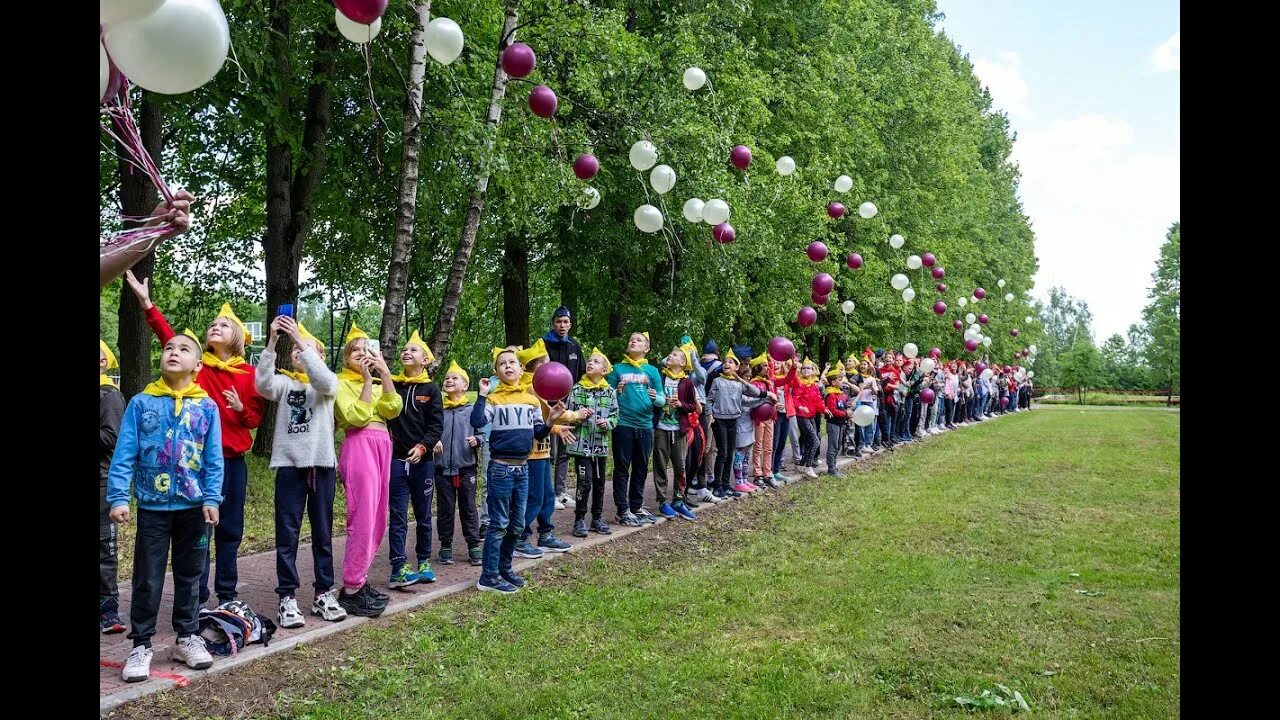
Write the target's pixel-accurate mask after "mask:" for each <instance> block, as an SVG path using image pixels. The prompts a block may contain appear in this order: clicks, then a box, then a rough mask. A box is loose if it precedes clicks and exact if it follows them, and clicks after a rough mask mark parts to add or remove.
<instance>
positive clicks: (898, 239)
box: [889, 234, 907, 250]
mask: <svg viewBox="0 0 1280 720" xmlns="http://www.w3.org/2000/svg"><path fill="white" fill-rule="evenodd" d="M906 242H907V239H906V238H904V237H902V236H901V235H897V234H894V235H890V236H889V247H891V248H893V249H894V250H897V249H898V248H900V247H902V246H903V245H905V244H906Z"/></svg>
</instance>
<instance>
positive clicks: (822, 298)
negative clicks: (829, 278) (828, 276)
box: [809, 290, 831, 305]
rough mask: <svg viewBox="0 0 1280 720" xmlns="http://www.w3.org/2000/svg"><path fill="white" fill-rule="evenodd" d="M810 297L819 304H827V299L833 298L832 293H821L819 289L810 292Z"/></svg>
mask: <svg viewBox="0 0 1280 720" xmlns="http://www.w3.org/2000/svg"><path fill="white" fill-rule="evenodd" d="M809 299H810V300H812V301H813V302H815V303H816V304H818V305H826V304H827V300H830V299H831V295H830V293H820V292H818V291H817V290H814V291H813V292H811V293H809Z"/></svg>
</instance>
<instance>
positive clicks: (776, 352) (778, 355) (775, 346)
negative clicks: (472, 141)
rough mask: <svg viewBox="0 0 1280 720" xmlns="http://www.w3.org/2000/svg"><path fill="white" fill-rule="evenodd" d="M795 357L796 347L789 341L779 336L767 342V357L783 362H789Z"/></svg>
mask: <svg viewBox="0 0 1280 720" xmlns="http://www.w3.org/2000/svg"><path fill="white" fill-rule="evenodd" d="M795 355H796V346H795V345H793V344H791V341H790V340H788V339H786V338H784V337H782V336H781V335H779V336H778V337H775V338H774V339H772V340H770V341H769V357H771V358H773V359H774V360H777V361H778V362H783V361H784V360H790V359H791V358H793V357H795Z"/></svg>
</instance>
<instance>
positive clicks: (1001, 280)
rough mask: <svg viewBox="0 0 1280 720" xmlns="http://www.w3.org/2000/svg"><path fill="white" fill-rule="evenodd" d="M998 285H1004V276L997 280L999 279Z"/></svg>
mask: <svg viewBox="0 0 1280 720" xmlns="http://www.w3.org/2000/svg"><path fill="white" fill-rule="evenodd" d="M996 286H997V287H1004V278H1000V279H999V280H997V281H996Z"/></svg>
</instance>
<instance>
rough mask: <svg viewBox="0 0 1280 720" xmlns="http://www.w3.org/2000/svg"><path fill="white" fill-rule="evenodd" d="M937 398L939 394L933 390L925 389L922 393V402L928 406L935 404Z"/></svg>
mask: <svg viewBox="0 0 1280 720" xmlns="http://www.w3.org/2000/svg"><path fill="white" fill-rule="evenodd" d="M937 396H938V394H937V393H935V392H934V391H933V388H925V389H923V390H921V391H920V402H922V403H924V404H925V405H928V404H929V403H931V402H933V401H934V399H935V398H936V397H937Z"/></svg>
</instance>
